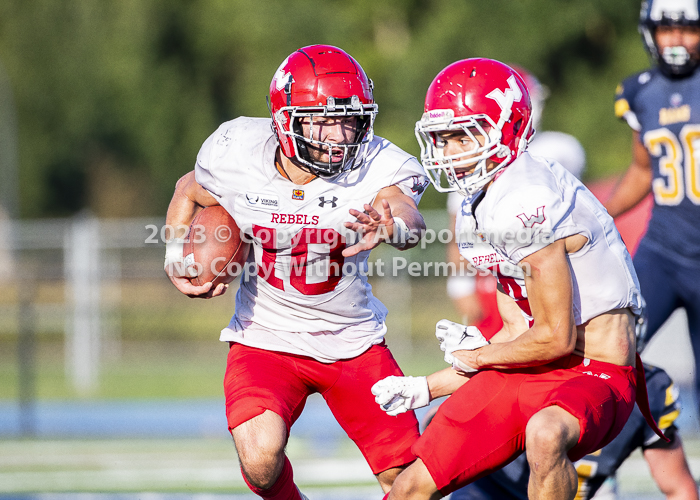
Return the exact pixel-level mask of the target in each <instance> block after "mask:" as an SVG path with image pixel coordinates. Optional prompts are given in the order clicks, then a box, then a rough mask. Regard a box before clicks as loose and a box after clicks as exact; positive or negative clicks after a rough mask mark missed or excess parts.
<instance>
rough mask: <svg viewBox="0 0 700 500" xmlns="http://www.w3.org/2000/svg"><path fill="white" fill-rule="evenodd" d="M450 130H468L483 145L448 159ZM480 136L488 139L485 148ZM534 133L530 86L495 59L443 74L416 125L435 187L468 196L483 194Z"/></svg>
mask: <svg viewBox="0 0 700 500" xmlns="http://www.w3.org/2000/svg"><path fill="white" fill-rule="evenodd" d="M449 130H461V131H463V132H464V133H465V134H466V135H467V136H468V137H469V138H470V139H471V140H472V141H473V144H476V145H477V146H475V147H474V148H472V149H471V150H469V151H466V152H461V153H458V154H454V155H449V156H446V155H445V154H444V153H443V144H441V143H442V141H441V139H440V138H439V136H438V133H439V132H443V131H449ZM475 134H476V135H480V136H483V137H484V138H485V143H484V145H483V146H480V145H478V144H479V141H478V140H477V138H476V136H475ZM532 134H533V130H532V105H531V104H530V95H529V92H528V89H527V86H526V85H525V82H523V79H522V78H521V77H520V75H518V73H517V72H516V71H515V70H513V69H512V68H510V67H509V66H507V65H505V64H503V63H501V62H498V61H494V60H492V59H464V60H462V61H457V62H456V63H453V64H450V65H449V66H447V67H446V68H445V69H443V70H442V71H441V72H440V73H438V75H437V76H436V77H435V79H434V80H433V83H431V84H430V87H429V88H428V93H427V94H426V96H425V112H424V113H423V117H422V118H421V120H420V121H419V122H417V123H416V137H417V139H418V143H419V144H420V147H421V162H422V164H423V168H424V169H425V171H426V173H427V174H428V177H429V178H430V180H431V181H432V183H433V185H434V186H435V188H436V189H437V190H438V191H440V192H442V193H445V192H450V191H459V192H461V193H462V194H464V195H465V196H466V195H467V194H473V193H476V192H477V191H479V190H480V189H482V188H483V187H484V186H485V185H486V184H487V183H488V182H489V181H490V180H491V179H492V178H493V176H494V175H496V173H497V172H498V171H499V170H501V169H503V168H504V167H506V166H507V165H509V164H510V163H511V162H512V161H513V160H515V159H516V158H517V157H518V156H520V154H521V153H522V152H523V151H524V150H525V148H526V146H527V142H528V140H529V139H530V138H531V137H532ZM489 159H490V160H491V161H493V162H496V166H495V167H494V168H492V169H491V170H487V166H488V163H487V160H489ZM471 165H475V167H474V168H473V171H472V172H471V173H469V174H467V175H461V172H460V175H459V176H458V175H457V172H455V168H456V167H457V168H460V167H461V169H463V168H464V167H469V166H471ZM443 180H445V181H446V182H447V185H444V182H443Z"/></svg>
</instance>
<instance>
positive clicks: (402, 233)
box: [387, 217, 411, 250]
mask: <svg viewBox="0 0 700 500" xmlns="http://www.w3.org/2000/svg"><path fill="white" fill-rule="evenodd" d="M410 237H411V232H410V231H409V229H408V226H407V225H406V223H405V222H404V221H403V219H402V218H401V217H394V234H393V236H392V237H391V238H389V239H388V240H387V243H388V244H389V245H391V246H392V247H394V248H398V249H399V250H403V249H404V248H405V247H406V243H408V239H409V238H410Z"/></svg>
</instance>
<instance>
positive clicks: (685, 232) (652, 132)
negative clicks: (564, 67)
mask: <svg viewBox="0 0 700 500" xmlns="http://www.w3.org/2000/svg"><path fill="white" fill-rule="evenodd" d="M615 114H616V115H617V116H618V117H619V118H622V119H624V120H626V121H627V123H628V124H629V126H630V127H632V129H634V130H636V131H637V132H639V135H640V139H641V141H642V142H643V144H644V146H645V147H646V149H647V151H648V152H649V156H650V158H651V165H652V169H653V181H652V192H653V194H654V201H655V203H654V209H653V211H652V217H651V220H650V221H649V229H648V230H647V234H646V236H645V240H646V243H647V244H649V243H651V244H652V245H654V246H655V247H656V248H657V249H658V250H660V251H662V252H663V253H664V254H665V255H668V254H669V253H670V254H672V255H673V256H677V257H679V258H680V259H681V260H683V261H684V262H691V263H694V264H693V265H694V266H696V267H700V224H698V221H699V220H700V71H695V72H694V73H693V74H692V75H690V76H688V77H686V78H673V79H672V78H669V77H667V76H665V75H664V74H663V73H662V72H661V71H660V70H659V69H658V68H654V69H650V70H647V71H643V72H641V73H638V74H636V75H633V76H631V77H629V78H627V79H626V80H624V82H622V84H621V85H619V86H618V88H617V91H616V96H615Z"/></svg>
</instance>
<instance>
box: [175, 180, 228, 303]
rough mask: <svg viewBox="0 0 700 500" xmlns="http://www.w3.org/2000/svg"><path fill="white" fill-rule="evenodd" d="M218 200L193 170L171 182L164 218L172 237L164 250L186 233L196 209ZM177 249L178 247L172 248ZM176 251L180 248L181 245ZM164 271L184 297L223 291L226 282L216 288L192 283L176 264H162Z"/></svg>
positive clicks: (205, 295)
mask: <svg viewBox="0 0 700 500" xmlns="http://www.w3.org/2000/svg"><path fill="white" fill-rule="evenodd" d="M218 204H219V202H218V201H217V200H216V198H214V197H213V196H212V195H211V194H210V193H209V192H208V191H207V190H206V189H204V188H203V187H202V186H200V185H199V184H198V183H197V181H196V180H195V177H194V171H191V172H189V173H187V174H185V175H184V176H182V177H181V178H180V180H179V181H177V185H176V186H175V193H173V197H172V199H171V200H170V205H168V213H167V216H166V218H165V223H166V224H167V225H168V227H172V228H174V233H175V234H174V238H173V239H171V240H169V241H167V242H166V254H167V252H169V251H171V250H170V248H168V247H169V246H171V245H173V244H174V243H175V241H176V240H178V239H180V240H181V239H182V238H184V237H185V236H187V230H188V228H189V225H190V223H191V222H192V219H194V217H195V215H197V212H199V211H200V210H202V209H203V208H204V207H211V206H214V205H218ZM175 251H176V252H177V251H178V248H175ZM179 252H180V253H181V252H182V249H181V247H180V248H179ZM165 272H166V274H167V275H168V278H170V281H172V283H173V285H175V287H176V288H177V289H178V290H180V291H181V292H182V293H184V294H185V295H187V296H188V297H193V298H194V297H197V298H210V297H216V296H217V295H222V294H223V293H224V292H225V291H226V287H227V286H226V285H224V284H223V283H222V284H219V285H218V286H217V287H216V289H214V290H211V283H205V284H204V285H202V286H194V285H193V284H192V283H191V282H190V280H189V279H188V278H187V277H185V276H182V275H180V273H179V272H178V270H177V269H176V266H166V268H165Z"/></svg>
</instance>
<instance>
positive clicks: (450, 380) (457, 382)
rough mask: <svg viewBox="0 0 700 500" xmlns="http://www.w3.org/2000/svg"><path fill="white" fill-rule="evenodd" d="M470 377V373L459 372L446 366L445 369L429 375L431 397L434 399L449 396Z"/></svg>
mask: <svg viewBox="0 0 700 500" xmlns="http://www.w3.org/2000/svg"><path fill="white" fill-rule="evenodd" d="M469 378H470V376H469V375H465V374H463V373H461V372H457V371H456V370H453V369H452V368H445V369H444V370H440V371H439V372H435V373H433V374H431V375H428V389H429V390H430V399H431V400H433V399H436V398H441V397H443V396H449V395H450V394H452V393H453V392H455V391H456V390H457V389H459V388H460V387H462V386H463V385H464V384H466V383H467V382H468V381H469Z"/></svg>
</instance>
